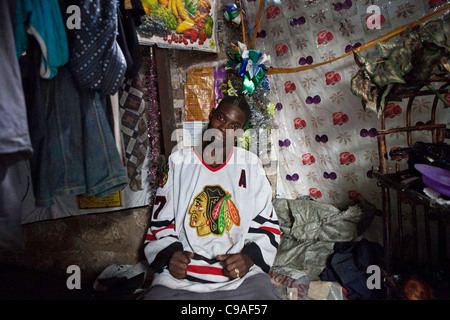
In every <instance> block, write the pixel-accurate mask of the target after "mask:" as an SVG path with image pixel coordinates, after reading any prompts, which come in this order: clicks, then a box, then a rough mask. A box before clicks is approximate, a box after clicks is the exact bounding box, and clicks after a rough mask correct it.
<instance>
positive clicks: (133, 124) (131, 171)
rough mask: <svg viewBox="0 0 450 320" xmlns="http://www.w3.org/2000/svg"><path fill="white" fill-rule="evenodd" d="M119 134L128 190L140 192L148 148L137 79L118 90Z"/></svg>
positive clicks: (125, 83) (142, 100)
mask: <svg viewBox="0 0 450 320" xmlns="http://www.w3.org/2000/svg"><path fill="white" fill-rule="evenodd" d="M119 107H120V121H121V126H120V127H121V133H122V137H123V143H124V149H125V160H126V165H127V171H128V177H129V178H130V188H131V190H133V191H138V190H142V166H143V164H144V161H145V157H146V155H147V149H148V146H149V139H148V127H147V123H146V118H145V100H144V93H143V88H142V87H141V85H140V84H139V82H138V79H136V78H135V79H129V80H127V81H126V82H124V83H122V85H121V87H120V88H119Z"/></svg>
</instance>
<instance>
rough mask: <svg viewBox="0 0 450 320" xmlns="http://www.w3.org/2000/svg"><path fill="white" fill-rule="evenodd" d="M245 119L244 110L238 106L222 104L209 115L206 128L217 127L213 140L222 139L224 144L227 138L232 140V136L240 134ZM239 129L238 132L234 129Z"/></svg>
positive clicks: (218, 140)
mask: <svg viewBox="0 0 450 320" xmlns="http://www.w3.org/2000/svg"><path fill="white" fill-rule="evenodd" d="M246 120H247V117H246V115H245V112H244V111H242V110H241V109H239V107H237V106H234V105H232V104H223V105H220V106H219V107H217V108H216V109H214V110H213V111H212V112H211V114H210V115H209V125H208V129H217V130H216V132H215V137H216V140H215V142H220V141H223V144H224V145H225V142H226V141H227V139H232V141H234V137H236V136H240V135H242V133H243V128H244V126H245V122H246ZM239 129H241V130H240V133H236V132H235V131H236V130H239Z"/></svg>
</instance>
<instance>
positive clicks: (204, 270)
mask: <svg viewBox="0 0 450 320" xmlns="http://www.w3.org/2000/svg"><path fill="white" fill-rule="evenodd" d="M187 271H188V272H192V273H201V274H212V275H215V276H224V277H225V275H224V274H223V269H222V268H217V267H204V266H193V265H188V266H187Z"/></svg>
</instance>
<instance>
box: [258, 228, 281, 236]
mask: <svg viewBox="0 0 450 320" xmlns="http://www.w3.org/2000/svg"><path fill="white" fill-rule="evenodd" d="M260 229H262V230H266V231H269V232H272V233H275V234H278V235H279V234H281V232H280V229H276V228H269V227H261V228H260Z"/></svg>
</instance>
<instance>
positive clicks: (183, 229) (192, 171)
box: [145, 147, 280, 292]
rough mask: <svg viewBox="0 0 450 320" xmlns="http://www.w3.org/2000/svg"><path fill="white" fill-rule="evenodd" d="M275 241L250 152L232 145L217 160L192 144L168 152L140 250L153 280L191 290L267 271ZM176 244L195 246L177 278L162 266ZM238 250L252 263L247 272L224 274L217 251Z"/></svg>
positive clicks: (267, 197)
mask: <svg viewBox="0 0 450 320" xmlns="http://www.w3.org/2000/svg"><path fill="white" fill-rule="evenodd" d="M279 242H280V228H279V225H278V220H277V216H276V213H275V211H274V208H273V206H272V188H271V186H270V184H269V182H268V180H267V178H266V176H265V172H264V169H263V168H262V165H261V161H260V160H259V158H258V157H257V156H256V155H254V154H253V153H251V152H248V151H246V150H244V149H241V148H237V147H234V148H233V149H232V152H231V153H230V155H229V157H228V159H227V160H226V162H225V163H224V164H222V165H221V166H219V167H216V168H212V167H210V166H208V165H207V164H206V163H205V162H203V161H202V158H201V155H200V154H199V153H198V152H197V150H196V149H194V148H187V149H182V150H179V151H177V152H175V153H173V154H172V155H171V156H170V157H169V164H168V172H167V173H166V176H165V177H163V179H162V181H161V183H160V187H159V188H158V190H157V192H156V197H155V202H154V206H153V213H152V217H151V222H150V227H149V229H148V233H147V237H146V239H145V255H146V257H147V259H148V262H149V264H150V267H151V268H152V269H153V270H155V272H156V274H155V277H154V280H153V282H152V286H155V285H164V286H167V287H169V288H173V289H184V290H190V291H194V292H210V291H215V290H231V289H235V288H237V287H238V286H239V285H240V284H241V283H242V282H243V279H245V278H246V277H249V276H252V275H255V274H257V273H264V272H265V273H268V272H269V269H270V267H271V265H272V263H273V261H274V259H275V255H276V252H277V248H278V244H279ZM177 250H186V251H190V252H193V253H194V257H193V258H191V262H190V264H189V265H188V269H187V277H186V278H185V279H181V280H179V279H176V278H174V277H172V276H171V274H170V273H169V270H168V268H167V264H168V261H169V259H170V257H171V255H172V253H173V252H174V251H177ZM239 252H241V253H245V254H246V255H248V256H249V257H250V258H251V259H252V261H253V262H254V265H253V266H252V267H251V268H250V271H249V272H248V273H247V275H246V276H244V277H242V278H237V279H230V278H228V277H227V276H225V275H224V274H223V269H222V264H221V262H219V261H218V260H217V259H216V257H217V255H220V254H227V253H228V254H232V253H239Z"/></svg>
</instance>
